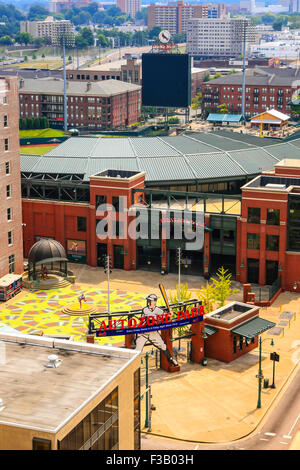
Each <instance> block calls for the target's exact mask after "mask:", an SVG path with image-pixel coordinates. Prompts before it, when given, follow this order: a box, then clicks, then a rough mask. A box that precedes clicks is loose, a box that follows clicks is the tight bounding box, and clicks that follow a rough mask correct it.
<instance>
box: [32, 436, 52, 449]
mask: <svg viewBox="0 0 300 470" xmlns="http://www.w3.org/2000/svg"><path fill="white" fill-rule="evenodd" d="M32 450H51V441H50V440H48V439H41V438H39V437H34V438H33V439H32Z"/></svg>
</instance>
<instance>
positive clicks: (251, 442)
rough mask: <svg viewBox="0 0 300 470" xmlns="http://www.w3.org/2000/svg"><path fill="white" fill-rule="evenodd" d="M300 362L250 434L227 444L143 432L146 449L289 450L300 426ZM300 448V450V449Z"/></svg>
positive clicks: (143, 448) (143, 442)
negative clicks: (201, 442) (258, 424)
mask: <svg viewBox="0 0 300 470" xmlns="http://www.w3.org/2000/svg"><path fill="white" fill-rule="evenodd" d="M299 390H300V364H299V365H298V367H297V372H296V374H295V375H294V376H293V379H292V381H291V382H290V383H289V384H288V386H287V387H286V388H285V389H284V391H283V392H282V393H281V396H280V398H279V399H277V400H276V403H275V404H273V406H272V408H271V410H270V411H269V412H268V413H267V415H266V417H265V418H264V420H263V422H262V424H261V425H260V426H258V428H257V429H256V430H255V431H254V432H253V433H252V434H251V435H250V436H249V437H246V438H243V439H240V440H238V441H234V442H229V443H226V444H221V445H217V444H197V443H189V442H182V441H176V440H175V439H166V438H160V437H156V436H151V435H145V434H142V450H288V449H289V447H290V445H291V443H292V440H293V438H294V437H295V434H296V433H297V431H298V430H299V428H300V393H299ZM299 450H300V449H299Z"/></svg>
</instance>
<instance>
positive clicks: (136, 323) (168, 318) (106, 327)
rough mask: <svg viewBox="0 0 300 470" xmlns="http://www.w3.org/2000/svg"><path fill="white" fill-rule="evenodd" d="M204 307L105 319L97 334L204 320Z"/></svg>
mask: <svg viewBox="0 0 300 470" xmlns="http://www.w3.org/2000/svg"><path fill="white" fill-rule="evenodd" d="M203 314H204V307H203V305H200V306H199V307H192V308H191V309H190V310H185V311H183V310H178V311H177V312H176V314H174V313H170V312H168V313H163V314H161V315H153V316H151V315H149V316H141V317H139V318H138V317H133V316H132V317H130V318H122V319H120V320H108V323H107V320H106V321H105V320H103V321H102V322H101V323H100V326H99V329H98V330H97V331H96V336H98V337H99V336H100V337H101V336H122V335H134V334H142V333H148V332H151V331H159V330H165V329H170V328H177V327H179V326H185V325H189V324H191V323H197V322H199V321H202V320H203Z"/></svg>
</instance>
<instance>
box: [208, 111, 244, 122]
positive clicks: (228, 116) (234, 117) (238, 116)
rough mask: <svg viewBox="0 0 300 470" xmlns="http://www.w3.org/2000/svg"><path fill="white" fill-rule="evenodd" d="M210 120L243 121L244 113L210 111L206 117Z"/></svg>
mask: <svg viewBox="0 0 300 470" xmlns="http://www.w3.org/2000/svg"><path fill="white" fill-rule="evenodd" d="M206 120H207V121H209V122H241V121H244V117H243V115H242V114H221V113H210V114H209V116H208V118H207V119H206Z"/></svg>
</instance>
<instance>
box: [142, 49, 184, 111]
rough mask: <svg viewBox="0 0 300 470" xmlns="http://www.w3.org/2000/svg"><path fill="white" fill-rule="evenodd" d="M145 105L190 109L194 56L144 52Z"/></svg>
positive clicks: (143, 91) (143, 98) (143, 93)
mask: <svg viewBox="0 0 300 470" xmlns="http://www.w3.org/2000/svg"><path fill="white" fill-rule="evenodd" d="M142 75H143V82H142V104H143V106H157V107H162V108H187V107H188V106H189V105H190V104H191V58H190V56H189V55H188V54H166V53H161V54H159V53H157V54H155V53H152V54H151V53H148V54H142Z"/></svg>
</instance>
